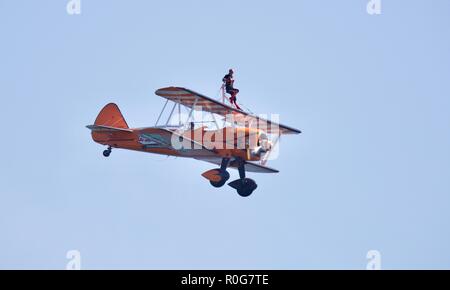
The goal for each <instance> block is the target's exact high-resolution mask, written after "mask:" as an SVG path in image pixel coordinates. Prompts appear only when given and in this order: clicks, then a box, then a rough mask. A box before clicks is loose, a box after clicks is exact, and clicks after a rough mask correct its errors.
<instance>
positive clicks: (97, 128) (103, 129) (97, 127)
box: [86, 125, 133, 132]
mask: <svg viewBox="0 0 450 290" xmlns="http://www.w3.org/2000/svg"><path fill="white" fill-rule="evenodd" d="M86 128H88V129H90V130H91V131H93V132H133V130H130V129H125V128H115V127H109V126H100V125H88V126H86Z"/></svg>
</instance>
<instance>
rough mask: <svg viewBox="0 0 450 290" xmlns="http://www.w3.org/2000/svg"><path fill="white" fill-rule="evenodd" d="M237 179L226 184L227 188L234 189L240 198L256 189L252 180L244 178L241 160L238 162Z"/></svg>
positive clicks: (243, 167)
mask: <svg viewBox="0 0 450 290" xmlns="http://www.w3.org/2000/svg"><path fill="white" fill-rule="evenodd" d="M238 162H239V163H238V170H239V177H240V178H239V179H237V180H235V181H232V182H230V183H228V185H229V186H231V187H232V188H234V189H236V191H237V193H238V194H239V195H240V196H242V197H247V196H249V195H251V194H252V193H253V191H254V190H255V189H256V188H257V187H258V185H257V184H256V182H255V181H254V180H253V179H250V178H246V177H245V163H244V161H243V160H238Z"/></svg>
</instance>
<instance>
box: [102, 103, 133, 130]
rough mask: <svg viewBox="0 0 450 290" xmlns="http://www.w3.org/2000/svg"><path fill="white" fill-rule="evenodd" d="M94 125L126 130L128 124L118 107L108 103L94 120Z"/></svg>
mask: <svg viewBox="0 0 450 290" xmlns="http://www.w3.org/2000/svg"><path fill="white" fill-rule="evenodd" d="M94 124H95V125H97V126H107V127H112V128H122V129H128V128H129V127H128V124H127V122H126V121H125V119H124V117H123V116H122V113H121V112H120V110H119V107H118V106H117V105H116V104H114V103H109V104H108V105H106V106H105V107H103V109H102V110H101V111H100V113H99V114H98V116H97V119H95V123H94Z"/></svg>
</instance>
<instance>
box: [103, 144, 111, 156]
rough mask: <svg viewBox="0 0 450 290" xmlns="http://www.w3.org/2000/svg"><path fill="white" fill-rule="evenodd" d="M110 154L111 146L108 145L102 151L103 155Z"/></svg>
mask: <svg viewBox="0 0 450 290" xmlns="http://www.w3.org/2000/svg"><path fill="white" fill-rule="evenodd" d="M110 154H111V146H108V149H106V150H105V151H103V156H105V157H109V155H110Z"/></svg>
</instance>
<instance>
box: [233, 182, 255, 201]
mask: <svg viewBox="0 0 450 290" xmlns="http://www.w3.org/2000/svg"><path fill="white" fill-rule="evenodd" d="M237 181H239V182H240V186H237V187H236V191H237V193H238V194H239V195H240V196H242V197H247V196H250V195H251V194H252V193H253V191H254V190H255V189H256V188H257V187H258V185H257V184H256V182H255V181H254V180H253V179H250V178H245V179H241V180H239V179H238V180H237Z"/></svg>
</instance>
